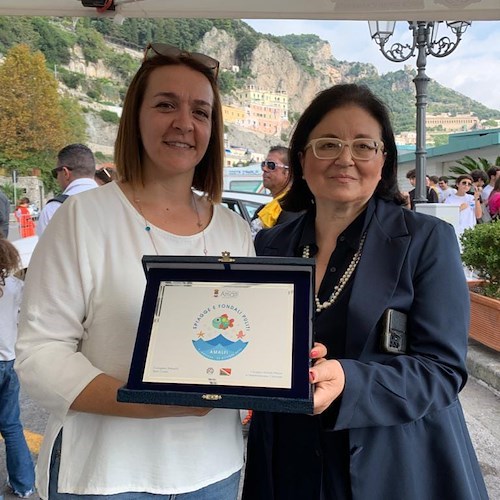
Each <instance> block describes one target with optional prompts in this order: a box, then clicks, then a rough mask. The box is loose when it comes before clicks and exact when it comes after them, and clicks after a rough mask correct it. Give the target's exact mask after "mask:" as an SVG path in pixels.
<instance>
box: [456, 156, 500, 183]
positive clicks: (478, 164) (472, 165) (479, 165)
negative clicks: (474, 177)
mask: <svg viewBox="0 0 500 500" xmlns="http://www.w3.org/2000/svg"><path fill="white" fill-rule="evenodd" d="M457 163H458V165H454V166H453V167H450V172H452V173H453V174H457V175H455V176H450V179H453V180H455V179H456V178H457V177H458V176H459V175H465V174H468V175H470V173H471V172H472V171H474V170H484V171H485V172H487V171H488V169H489V168H490V167H491V166H492V164H491V163H490V162H489V161H488V160H487V159H486V158H478V159H477V160H475V159H474V158H472V157H471V156H464V157H463V158H462V159H461V160H457ZM495 165H496V166H498V167H500V156H497V159H496V160H495Z"/></svg>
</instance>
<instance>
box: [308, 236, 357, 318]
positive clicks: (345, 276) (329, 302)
mask: <svg viewBox="0 0 500 500" xmlns="http://www.w3.org/2000/svg"><path fill="white" fill-rule="evenodd" d="M365 239H366V233H364V234H363V236H361V241H360V242H359V247H358V249H357V250H356V253H355V254H354V255H353V257H352V260H351V262H350V264H349V265H348V266H347V269H346V270H345V272H344V274H343V275H342V276H341V277H340V279H339V282H338V283H337V284H336V285H335V286H334V287H333V293H332V294H331V295H330V298H329V299H328V300H325V302H323V303H321V302H320V301H319V299H318V296H317V295H315V296H314V303H315V304H316V312H317V313H319V312H321V311H322V310H323V309H327V308H329V307H330V306H332V305H333V304H334V303H335V302H336V301H337V299H338V298H339V295H340V294H341V293H342V290H343V289H344V288H345V286H346V285H347V283H348V282H349V280H350V279H351V276H352V275H353V273H354V271H355V270H356V267H357V265H358V262H359V260H360V259H361V252H362V251H363V245H364V243H365ZM302 257H303V258H304V259H308V258H309V257H310V251H309V245H306V246H305V247H304V250H303V251H302Z"/></svg>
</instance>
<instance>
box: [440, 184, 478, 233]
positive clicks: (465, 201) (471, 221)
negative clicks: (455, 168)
mask: <svg viewBox="0 0 500 500" xmlns="http://www.w3.org/2000/svg"><path fill="white" fill-rule="evenodd" d="M456 182H457V185H456V188H457V192H456V193H455V194H452V195H451V196H448V198H446V200H444V202H445V203H446V204H447V205H458V207H459V215H458V231H457V236H458V237H459V238H460V236H461V235H462V234H463V232H464V231H465V230H466V229H472V228H473V227H474V226H475V225H476V224H477V219H480V218H481V216H482V215H483V210H482V208H481V199H480V190H479V188H478V186H476V185H475V184H473V180H472V177H471V176H470V175H468V174H464V175H460V176H459V177H457V181H456ZM471 188H472V189H473V193H474V194H469V191H470V189H471Z"/></svg>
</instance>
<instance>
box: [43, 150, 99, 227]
mask: <svg viewBox="0 0 500 500" xmlns="http://www.w3.org/2000/svg"><path fill="white" fill-rule="evenodd" d="M52 175H53V177H54V178H55V179H56V180H57V183H58V184H59V186H60V187H61V189H62V190H63V192H62V194H61V195H59V196H56V197H55V198H53V199H51V200H49V201H48V202H47V204H46V205H45V207H44V208H43V210H42V211H41V213H40V217H39V218H38V225H37V233H38V235H39V236H41V235H42V233H43V232H44V231H45V228H46V227H47V224H48V223H49V221H50V219H52V217H53V215H54V214H55V213H56V211H57V209H58V208H59V207H60V206H61V205H62V203H63V202H64V200H66V198H67V197H68V196H73V195H75V194H78V193H81V192H83V191H88V190H89V189H93V188H96V187H97V183H96V181H95V180H94V176H95V158H94V154H93V153H92V151H91V150H90V149H89V148H88V147H87V146H85V145H83V144H70V145H69V146H66V147H64V148H63V149H61V151H59V153H58V154H57V166H56V168H54V169H52Z"/></svg>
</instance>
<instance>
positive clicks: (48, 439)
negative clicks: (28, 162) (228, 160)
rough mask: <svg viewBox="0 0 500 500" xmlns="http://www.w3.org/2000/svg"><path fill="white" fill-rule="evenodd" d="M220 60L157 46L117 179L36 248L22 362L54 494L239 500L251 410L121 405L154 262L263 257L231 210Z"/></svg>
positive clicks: (78, 202)
mask: <svg viewBox="0 0 500 500" xmlns="http://www.w3.org/2000/svg"><path fill="white" fill-rule="evenodd" d="M218 66H219V64H218V62H217V61H216V60H214V59H212V58H211V57H208V56H205V55H203V54H197V53H193V54H190V53H188V52H186V51H181V50H180V49H178V48H176V47H172V46H169V45H166V44H150V45H148V47H147V49H146V52H145V56H144V60H143V62H142V65H141V66H140V68H139V70H138V72H137V73H136V75H135V77H134V78H133V79H132V82H131V84H130V86H129V89H128V91H127V95H126V97H125V101H124V106H123V113H122V116H121V120H120V125H119V129H118V136H117V139H116V142H115V163H116V167H117V171H118V174H119V180H118V181H116V182H110V183H109V184H106V185H105V186H102V187H100V188H99V189H93V190H90V191H87V192H85V193H81V194H79V195H78V196H70V197H69V198H68V200H67V201H66V202H65V203H64V204H63V205H62V207H61V208H60V209H59V210H58V211H57V213H56V214H55V216H54V218H53V219H52V221H51V223H50V224H49V226H48V227H47V230H46V237H42V238H41V239H40V241H39V243H38V245H37V247H36V249H35V252H34V254H33V256H32V259H31V261H30V270H29V273H28V276H27V279H26V283H25V295H24V301H23V306H22V308H21V317H20V324H19V340H18V343H17V364H16V369H17V371H18V373H19V377H20V379H21V382H22V383H23V385H24V387H25V388H26V391H27V392H28V394H30V396H31V397H32V398H33V399H35V400H37V401H38V402H39V403H40V404H41V405H42V406H43V407H45V408H46V409H48V411H49V412H50V417H49V420H48V423H47V427H46V431H45V436H44V439H43V444H42V448H41V450H40V454H39V456H38V463H37V488H38V491H39V494H40V496H41V498H42V499H44V500H45V499H47V498H50V500H64V499H67V498H71V499H75V498H79V497H80V496H81V497H83V498H88V497H87V495H97V497H96V498H99V499H101V500H102V499H103V498H106V499H107V498H110V499H113V500H123V499H125V498H126V499H132V498H133V499H134V500H143V499H146V498H147V499H152V498H156V496H159V497H160V498H162V499H165V498H171V497H172V498H173V497H175V498H176V499H178V500H184V499H187V498H188V499H189V500H196V499H214V500H215V499H217V500H236V498H237V495H238V486H239V479H240V470H241V468H242V465H243V435H242V427H241V420H240V414H239V410H230V409H210V408H196V407H189V406H167V405H157V404H139V403H123V402H118V401H117V391H118V389H119V388H120V387H122V386H123V385H125V382H126V380H127V378H128V375H129V370H130V363H131V359H132V353H133V350H134V344H135V340H136V334H137V328H138V324H139V318H140V314H141V307H142V301H143V297H144V290H145V286H146V279H145V275H144V270H143V267H142V257H143V256H144V255H155V254H156V255H177V256H178V255H190V256H204V255H212V256H220V255H221V252H222V251H228V252H230V254H231V255H232V256H233V255H234V256H254V255H255V251H254V248H253V243H252V238H251V234H250V228H249V225H248V224H247V223H246V222H245V221H244V220H243V218H241V217H240V216H239V215H237V214H236V213H235V212H232V211H231V210H229V209H228V208H226V207H224V206H222V205H221V204H220V200H221V195H222V181H223V165H224V162H223V158H224V132H223V122H222V105H221V100H220V95H219V90H218V87H217V83H216V81H217V72H218ZM196 191H197V192H202V193H205V194H203V195H199V194H197V193H196ZM180 314H182V312H180ZM168 333H169V334H172V335H173V334H175V333H181V332H168ZM190 333H191V332H190ZM92 498H94V497H92Z"/></svg>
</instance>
